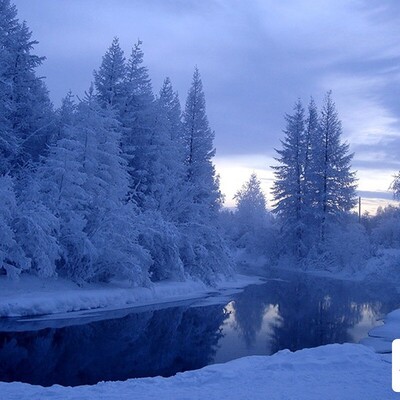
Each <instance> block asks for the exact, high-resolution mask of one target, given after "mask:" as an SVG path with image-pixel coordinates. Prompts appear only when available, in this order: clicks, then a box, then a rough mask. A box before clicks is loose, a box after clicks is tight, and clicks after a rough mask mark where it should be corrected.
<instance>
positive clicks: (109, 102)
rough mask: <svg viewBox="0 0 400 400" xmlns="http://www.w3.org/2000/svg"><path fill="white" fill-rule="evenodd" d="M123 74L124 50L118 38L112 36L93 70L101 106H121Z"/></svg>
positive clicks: (124, 72) (124, 71) (124, 69)
mask: <svg viewBox="0 0 400 400" xmlns="http://www.w3.org/2000/svg"><path fill="white" fill-rule="evenodd" d="M125 74H126V67H125V57H124V52H123V51H122V49H121V47H120V45H119V40H118V38H114V39H113V41H112V43H111V46H110V47H109V48H108V50H107V51H106V53H105V54H104V56H103V60H102V63H101V65H100V68H99V70H98V71H94V84H95V87H96V91H97V96H98V99H99V102H100V104H101V105H102V106H103V107H114V106H117V105H119V106H121V103H122V101H123V96H124V79H125Z"/></svg>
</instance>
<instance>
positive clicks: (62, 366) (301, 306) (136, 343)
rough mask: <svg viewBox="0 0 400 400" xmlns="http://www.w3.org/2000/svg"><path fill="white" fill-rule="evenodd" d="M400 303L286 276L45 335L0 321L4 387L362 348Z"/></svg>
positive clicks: (373, 292) (374, 292) (372, 292)
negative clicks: (216, 301) (226, 295)
mask: <svg viewBox="0 0 400 400" xmlns="http://www.w3.org/2000/svg"><path fill="white" fill-rule="evenodd" d="M280 276H282V274H280ZM272 278H274V276H272ZM399 304H400V302H399V296H398V295H397V292H396V291H395V289H394V288H388V287H379V286H370V285H368V286H366V285H364V284H361V283H356V282H346V281H340V280H331V279H326V278H315V277H310V276H305V275H297V274H285V277H284V280H270V281H268V282H267V283H265V284H263V285H255V286H250V287H248V288H246V290H244V291H243V292H242V293H240V294H236V295H234V296H233V298H232V299H231V301H230V302H228V303H226V302H225V303H223V304H220V305H212V306H203V307H199V306H196V305H195V304H194V305H189V304H186V305H181V306H179V307H177V306H175V307H170V308H165V309H161V310H151V309H142V310H139V311H140V312H139V311H138V310H136V311H135V312H131V311H129V312H127V311H124V312H121V313H119V314H118V313H116V314H115V315H114V316H113V318H112V319H106V320H97V321H96V320H92V321H91V322H89V323H85V324H83V321H75V322H74V321H72V322H71V321H69V322H68V321H65V320H64V321H61V322H59V326H57V321H51V325H47V326H48V327H46V328H45V326H46V325H45V324H44V325H43V323H42V322H40V321H36V322H35V321H34V322H30V323H29V324H28V325H21V324H19V325H18V323H17V324H16V323H15V322H13V321H12V320H7V321H3V323H0V331H1V330H2V328H3V330H4V332H0V380H2V381H24V382H29V383H34V384H41V385H51V384H53V383H59V384H62V385H80V384H93V383H96V382H98V381H100V380H124V379H128V378H132V377H144V376H155V375H163V376H169V375H173V374H175V373H177V372H179V371H185V370H191V369H197V368H201V367H203V366H205V365H207V364H210V363H215V362H224V361H228V360H231V359H234V358H238V357H241V356H247V355H253V354H273V353H275V352H276V351H278V350H281V349H284V348H288V349H290V350H292V351H294V350H298V349H301V348H305V347H315V346H318V345H322V344H328V343H343V342H358V341H359V340H360V339H361V338H362V337H364V336H365V335H366V334H367V332H368V331H369V330H370V329H371V328H372V327H373V326H375V325H376V324H378V323H379V322H377V318H379V317H381V316H383V315H384V314H386V313H387V312H390V311H391V310H393V309H394V308H397V307H398V306H399ZM90 318H95V319H98V318H99V317H98V316H97V315H95V316H93V317H92V316H90ZM0 322H1V321H0ZM74 324H75V325H74ZM13 326H15V329H14V331H13ZM21 326H28V327H29V326H30V327H31V328H30V329H31V330H30V331H25V332H21V331H20V330H21ZM17 327H18V329H17Z"/></svg>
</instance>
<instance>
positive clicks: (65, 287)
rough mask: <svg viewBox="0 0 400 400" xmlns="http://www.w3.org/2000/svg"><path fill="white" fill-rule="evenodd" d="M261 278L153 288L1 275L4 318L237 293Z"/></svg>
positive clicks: (0, 310)
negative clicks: (16, 278)
mask: <svg viewBox="0 0 400 400" xmlns="http://www.w3.org/2000/svg"><path fill="white" fill-rule="evenodd" d="M261 282H262V279H261V278H257V277H246V276H243V275H235V276H234V278H233V279H232V280H230V281H221V282H220V283H219V284H218V285H217V287H214V288H211V287H208V286H206V285H205V284H203V283H201V282H195V281H186V282H172V281H163V282H158V283H155V284H154V285H152V286H151V287H150V288H144V287H135V288H132V287H128V286H127V285H126V284H125V283H124V282H114V283H107V284H103V285H101V284H91V285H89V284H88V285H86V286H85V287H78V286H77V285H75V284H74V283H72V282H71V281H67V280H64V279H57V280H55V279H47V280H46V279H38V278H35V277H32V276H25V277H22V278H21V279H20V280H18V281H11V280H10V279H8V278H6V277H1V278H0V317H20V316H34V315H44V314H55V313H66V312H73V311H82V310H93V309H104V310H111V309H121V308H132V307H139V306H144V305H152V304H159V303H169V302H176V301H180V300H188V299H196V298H202V297H206V296H209V295H214V296H215V295H217V294H220V293H221V294H226V293H227V292H229V293H233V292H235V291H236V290H239V289H241V288H243V287H245V286H247V285H249V284H252V283H261Z"/></svg>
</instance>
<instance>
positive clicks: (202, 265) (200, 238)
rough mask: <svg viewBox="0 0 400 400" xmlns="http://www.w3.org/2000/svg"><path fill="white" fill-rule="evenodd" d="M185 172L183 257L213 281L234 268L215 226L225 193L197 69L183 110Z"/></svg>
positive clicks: (188, 265) (196, 273)
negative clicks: (214, 161) (217, 166)
mask: <svg viewBox="0 0 400 400" xmlns="http://www.w3.org/2000/svg"><path fill="white" fill-rule="evenodd" d="M183 126H184V131H183V138H184V145H185V169H186V171H185V175H186V182H187V185H188V190H189V193H188V194H189V195H188V196H187V201H188V202H189V204H190V206H189V207H187V214H186V215H184V219H183V221H182V223H181V224H180V229H181V232H182V233H183V239H184V240H183V245H182V246H181V257H182V259H183V263H184V265H185V267H186V270H187V271H188V272H189V274H190V275H192V276H197V277H199V278H200V279H202V280H203V281H206V282H212V281H213V280H215V278H216V276H217V275H218V274H219V273H222V274H225V275H226V274H229V273H230V272H231V268H232V262H231V259H230V254H229V250H228V248H227V245H226V243H225V241H224V240H223V238H222V237H221V234H220V232H219V230H218V227H217V226H216V221H217V220H218V211H219V209H220V205H221V201H222V196H221V193H220V191H219V183H218V177H217V175H216V172H215V167H214V165H213V163H212V158H213V157H214V155H215V149H214V146H213V140H214V132H213V131H212V130H211V129H210V126H209V123H208V119H207V115H206V103H205V95H204V92H203V84H202V81H201V78H200V73H199V70H198V69H197V68H195V71H194V74H193V80H192V85H191V87H190V89H189V93H188V97H187V100H186V106H185V110H184V112H183Z"/></svg>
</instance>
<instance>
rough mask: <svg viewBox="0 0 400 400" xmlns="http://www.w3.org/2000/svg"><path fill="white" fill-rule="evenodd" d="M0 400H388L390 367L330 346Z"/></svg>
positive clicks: (361, 350)
mask: <svg viewBox="0 0 400 400" xmlns="http://www.w3.org/2000/svg"><path fill="white" fill-rule="evenodd" d="M0 394H1V399H2V400H28V399H29V400H32V399H34V400H40V399H63V400H70V399H71V400H72V399H74V400H78V399H79V400H90V399H107V400H114V399H115V400H117V399H118V400H124V399H126V400H128V399H129V400H131V399H140V400H147V399H149V400H150V399H154V400H155V399H157V400H164V399H165V400H167V399H171V400H172V399H173V400H179V399H182V400H183V399H190V400H196V399H202V400H204V399H207V400H212V399H219V400H220V399H229V400H238V399H240V400H242V399H243V400H245V399H246V400H247V399H252V400H257V399H260V400H261V399H262V400H266V399H268V400H285V399H288V400H289V399H290V400H303V399H304V400H321V399H324V400H390V399H396V398H398V395H396V394H395V393H394V392H392V389H391V365H390V364H388V363H386V362H384V361H383V360H382V358H381V356H380V355H379V354H376V353H374V352H373V351H372V349H369V348H368V347H365V346H362V345H358V344H343V345H340V344H332V345H327V346H321V347H317V348H313V349H304V350H300V351H297V352H294V353H292V352H290V351H288V350H283V351H281V352H279V353H276V354H275V355H273V356H252V357H245V358H241V359H238V360H234V361H230V362H228V363H225V364H216V365H210V366H207V367H205V368H202V369H200V370H197V371H188V372H184V373H180V374H177V375H175V376H173V377H171V378H161V377H156V378H142V379H129V380H128V381H126V382H101V383H98V384H97V385H94V386H77V387H74V388H71V387H62V386H58V385H55V386H52V387H49V388H43V387H41V386H33V385H28V384H24V383H0Z"/></svg>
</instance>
